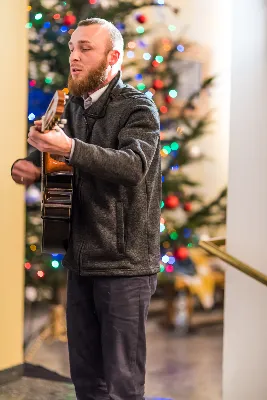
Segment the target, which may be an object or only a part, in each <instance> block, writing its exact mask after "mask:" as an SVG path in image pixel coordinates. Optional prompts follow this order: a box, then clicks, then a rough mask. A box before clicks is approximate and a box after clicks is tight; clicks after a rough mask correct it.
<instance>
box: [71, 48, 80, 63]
mask: <svg viewBox="0 0 267 400" xmlns="http://www.w3.org/2000/svg"><path fill="white" fill-rule="evenodd" d="M80 59H81V58H80V52H79V51H77V50H73V51H72V52H71V53H70V62H73V61H79V60H80Z"/></svg>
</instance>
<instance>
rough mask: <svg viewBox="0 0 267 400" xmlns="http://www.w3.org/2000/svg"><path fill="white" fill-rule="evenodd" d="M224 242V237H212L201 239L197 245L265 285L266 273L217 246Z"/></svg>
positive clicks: (266, 281) (266, 283)
mask: <svg viewBox="0 0 267 400" xmlns="http://www.w3.org/2000/svg"><path fill="white" fill-rule="evenodd" d="M225 244H226V239H225V238H214V239H210V240H201V241H200V242H199V246H200V247H201V248H202V249H204V250H206V251H207V252H208V253H210V254H212V255H214V256H216V257H218V258H220V259H221V260H223V261H225V262H227V263H228V264H230V265H232V266H233V267H234V268H236V269H238V270H239V271H241V272H243V273H244V274H246V275H248V276H250V277H251V278H253V279H255V280H256V281H258V282H260V283H263V284H264V285H265V286H267V275H265V274H263V273H262V272H260V271H258V270H256V269H254V268H252V267H250V266H249V265H247V264H245V263H243V262H242V261H240V260H238V259H237V258H235V257H233V256H232V255H230V254H228V253H227V252H225V251H223V250H221V249H220V248H219V246H225Z"/></svg>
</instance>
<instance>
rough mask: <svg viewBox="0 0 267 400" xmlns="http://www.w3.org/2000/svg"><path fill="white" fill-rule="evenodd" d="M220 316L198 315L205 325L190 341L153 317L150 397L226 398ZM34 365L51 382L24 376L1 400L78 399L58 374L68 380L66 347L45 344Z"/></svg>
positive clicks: (162, 399)
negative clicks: (223, 391) (46, 375)
mask: <svg viewBox="0 0 267 400" xmlns="http://www.w3.org/2000/svg"><path fill="white" fill-rule="evenodd" d="M216 313H217V314H216ZM214 315H215V318H214ZM217 317H218V311H215V312H213V313H211V314H210V315H208V316H207V314H203V315H198V316H197V317H196V319H197V318H198V322H200V323H195V326H194V330H193V332H192V333H190V334H189V335H187V336H186V337H177V335H175V334H174V333H172V332H167V331H164V330H163V329H162V327H161V326H160V324H159V318H157V317H150V318H149V320H148V324H147V345H148V357H147V378H146V395H147V396H148V398H147V399H149V400H150V399H151V400H152V399H153V400H169V399H171V400H221V374H222V371H221V364H222V329H223V325H222V322H218V321H221V311H219V319H218V318H217ZM201 318H202V319H201ZM33 364H35V365H39V366H42V368H43V370H45V371H46V372H47V373H48V374H49V373H50V374H51V378H50V377H49V376H48V377H47V379H50V380H49V381H47V380H44V379H36V378H28V377H24V378H22V379H21V380H20V381H17V382H13V383H11V384H9V385H6V386H2V387H0V400H11V399H12V400H13V399H15V400H75V395H74V390H73V387H72V385H71V384H69V383H65V382H56V380H57V376H58V375H57V374H60V377H62V376H64V377H67V378H68V377H69V366H68V351H67V345H66V343H61V342H55V343H52V344H48V343H45V344H43V345H42V346H41V348H40V349H39V350H38V352H37V353H36V355H35V358H34V359H33ZM51 371H52V372H51ZM53 372H54V376H52V375H53ZM37 376H38V375H37ZM42 376H44V374H42ZM54 378H55V379H54ZM65 380H66V381H68V379H65Z"/></svg>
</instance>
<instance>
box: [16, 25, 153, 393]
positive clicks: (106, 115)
mask: <svg viewBox="0 0 267 400" xmlns="http://www.w3.org/2000/svg"><path fill="white" fill-rule="evenodd" d="M69 48H70V59H69V62H70V75H69V81H68V84H69V90H70V94H71V96H70V99H69V101H68V103H67V105H66V107H65V112H64V118H66V119H67V124H66V126H65V128H64V131H63V130H62V129H60V128H59V127H55V128H54V130H52V131H50V132H48V133H45V134H41V133H40V121H36V122H35V126H34V127H31V128H30V132H29V135H28V142H29V143H30V144H31V145H32V146H34V147H35V148H36V149H37V150H35V151H34V152H33V153H31V154H30V155H29V156H28V157H26V159H23V160H18V161H16V162H15V163H14V164H13V166H12V177H13V180H14V181H15V182H17V183H19V184H24V185H27V186H28V185H30V184H32V183H33V182H35V181H37V180H38V179H39V178H40V152H49V153H52V154H57V155H60V156H63V157H65V159H66V162H67V163H69V164H70V165H72V167H73V170H74V177H73V204H72V216H71V234H70V238H69V245H68V249H67V253H66V255H65V257H64V259H63V265H64V266H65V267H66V268H67V269H68V298H67V328H68V343H69V356H70V369H71V377H72V380H73V383H74V385H75V389H76V394H77V398H78V399H79V400H89V399H91V400H106V399H114V400H115V399H116V400H141V399H143V397H144V383H145V361H146V338H145V321H146V318H147V312H148V306H149V302H150V298H151V296H152V294H153V293H154V292H155V289H156V282H157V272H158V271H159V254H160V253H159V222H160V201H161V170H160V151H159V150H160V143H159V117H158V112H157V109H156V106H155V104H154V102H153V101H152V100H150V99H149V98H148V97H147V96H146V95H144V94H143V93H140V92H139V91H137V90H136V89H134V88H133V87H131V86H129V85H125V84H123V82H122V80H121V63H122V58H123V39H122V36H121V33H120V32H119V30H118V29H117V28H115V26H114V25H113V24H111V23H110V22H107V21H105V20H102V19H98V18H94V19H88V20H85V21H81V22H80V23H79V25H78V27H77V29H76V30H75V31H74V32H73V34H72V36H71V39H70V42H69Z"/></svg>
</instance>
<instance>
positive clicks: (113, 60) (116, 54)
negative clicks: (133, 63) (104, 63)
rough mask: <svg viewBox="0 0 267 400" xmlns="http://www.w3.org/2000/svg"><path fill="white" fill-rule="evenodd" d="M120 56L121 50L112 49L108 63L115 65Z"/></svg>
mask: <svg viewBox="0 0 267 400" xmlns="http://www.w3.org/2000/svg"><path fill="white" fill-rule="evenodd" d="M119 58H120V52H119V51H118V50H111V51H110V53H109V55H108V63H109V65H111V66H113V65H114V64H116V63H117V62H118V60H119Z"/></svg>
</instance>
